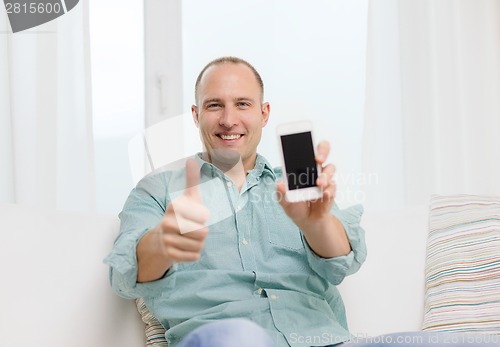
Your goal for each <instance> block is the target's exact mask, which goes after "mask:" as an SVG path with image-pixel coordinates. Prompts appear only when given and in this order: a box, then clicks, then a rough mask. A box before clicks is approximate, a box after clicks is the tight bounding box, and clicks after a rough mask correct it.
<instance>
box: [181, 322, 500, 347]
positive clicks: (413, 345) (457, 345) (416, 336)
mask: <svg viewBox="0 0 500 347" xmlns="http://www.w3.org/2000/svg"><path fill="white" fill-rule="evenodd" d="M235 346H237V347H274V346H275V345H274V343H273V341H272V340H271V338H270V337H269V335H267V333H266V331H265V330H264V329H263V328H261V327H260V326H258V325H257V324H255V323H253V322H251V321H249V320H247V319H242V318H233V319H224V320H220V321H216V322H213V323H209V324H205V325H203V326H201V327H199V328H198V329H195V330H194V331H193V332H191V333H190V334H188V335H187V336H186V337H185V338H184V339H182V341H181V343H180V344H179V345H178V347H235ZM333 346H336V347H394V346H406V347H417V346H419V347H422V346H426V347H438V346H440V347H448V346H449V347H473V346H478V347H479V346H480V347H500V335H479V334H460V333H452V334H450V333H434V332H424V331H418V332H405V333H395V334H388V335H381V336H376V337H371V338H362V339H354V340H352V341H349V342H344V343H340V344H336V345H330V346H324V347H333Z"/></svg>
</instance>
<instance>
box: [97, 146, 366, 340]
mask: <svg viewBox="0 0 500 347" xmlns="http://www.w3.org/2000/svg"><path fill="white" fill-rule="evenodd" d="M197 160H198V162H199V164H200V172H201V182H202V183H201V185H200V192H201V196H202V199H203V202H204V204H205V206H207V208H208V209H209V210H210V219H209V221H208V223H207V224H208V228H209V232H208V236H207V238H206V240H205V247H204V249H203V252H202V254H201V258H200V260H199V261H197V262H191V263H176V264H174V265H173V266H172V267H171V268H170V269H169V270H168V271H167V273H166V274H165V275H164V276H163V277H162V278H161V279H159V280H157V281H153V282H149V283H137V282H136V279H137V258H136V246H137V243H138V242H139V240H140V239H141V237H142V236H144V234H145V233H146V232H147V231H149V230H151V229H153V228H154V227H156V226H157V225H158V223H159V222H160V220H161V218H162V217H163V215H164V213H165V209H166V208H167V206H168V204H169V203H170V201H171V200H172V199H173V198H175V196H177V195H178V194H180V193H181V192H182V190H183V189H184V188H185V175H184V169H179V170H173V171H162V172H157V173H154V174H151V175H149V176H147V177H145V178H144V179H142V180H141V182H139V184H138V185H137V187H136V188H135V189H134V190H132V192H131V194H130V196H129V197H128V200H127V202H126V203H125V206H124V208H123V211H122V212H121V213H120V220H121V230H120V234H119V236H118V238H117V239H116V241H115V244H114V247H113V249H112V251H111V253H110V254H109V255H108V256H107V257H106V259H105V263H106V264H108V265H109V266H110V279H111V285H112V287H113V289H114V290H115V291H116V292H117V293H118V294H119V295H120V296H123V297H125V298H137V297H143V298H144V301H145V303H146V306H147V307H148V308H149V310H150V311H151V312H152V313H153V315H154V316H155V317H156V318H158V320H159V321H160V322H161V323H162V324H163V326H164V327H165V328H166V329H168V330H167V333H166V338H167V341H168V342H169V346H172V347H173V346H175V345H176V344H177V343H178V342H179V340H180V339H181V338H182V337H183V336H185V335H186V334H188V333H189V332H190V331H192V330H194V329H195V328H197V327H198V326H200V325H202V324H204V323H208V322H211V321H214V320H219V319H224V318H236V317H241V318H247V319H250V320H252V321H254V322H256V323H257V324H259V325H260V326H262V327H263V328H265V329H266V330H267V332H268V333H269V334H270V336H271V337H272V338H273V340H274V341H275V343H276V346H309V345H311V343H308V342H307V341H318V340H319V339H320V340H321V343H320V345H328V344H334V343H340V342H342V341H345V340H348V339H349V338H350V337H351V335H350V334H349V332H348V328H347V321H346V315H345V309H344V304H343V302H342V298H341V297H340V294H339V292H338V290H337V288H336V285H337V284H339V283H340V282H342V280H343V279H344V277H345V276H347V275H350V274H352V273H354V272H356V271H357V270H358V269H359V267H360V266H361V264H362V263H363V261H364V260H365V258H366V245H365V240H364V231H363V229H362V228H361V227H360V225H359V223H360V219H361V215H362V213H363V209H362V207H361V206H360V205H356V206H353V207H351V208H348V209H345V210H339V209H338V208H337V207H336V206H334V208H333V210H332V213H333V214H334V215H335V216H336V217H337V218H338V219H339V220H340V221H341V223H342V225H343V226H344V229H345V231H346V233H347V236H348V238H349V242H350V244H351V248H352V251H351V252H350V253H349V254H348V255H346V256H340V257H335V258H330V259H325V258H321V257H319V256H318V255H316V254H315V253H314V251H312V250H311V248H310V247H309V246H308V244H307V242H306V240H305V238H304V237H303V235H302V233H301V232H300V230H299V228H298V227H297V226H296V225H295V224H294V223H293V222H292V221H291V219H290V218H289V217H288V216H287V215H286V214H285V212H284V211H283V209H282V208H281V206H280V205H279V204H278V202H277V201H276V181H277V180H279V179H280V177H281V175H282V172H281V169H279V168H275V169H273V168H272V167H271V166H270V165H269V163H268V162H267V161H266V160H265V159H264V157H262V156H260V155H257V160H256V164H255V168H254V169H253V170H250V171H249V172H248V175H247V177H246V181H245V183H244V185H243V187H242V188H241V190H240V191H238V188H237V187H236V186H235V185H234V184H233V182H232V181H231V180H230V179H229V178H228V177H227V176H225V175H224V173H223V172H222V171H220V170H219V169H218V168H216V167H215V166H213V165H212V164H210V163H208V162H205V161H203V160H202V159H201V158H200V156H199V155H198V156H197Z"/></svg>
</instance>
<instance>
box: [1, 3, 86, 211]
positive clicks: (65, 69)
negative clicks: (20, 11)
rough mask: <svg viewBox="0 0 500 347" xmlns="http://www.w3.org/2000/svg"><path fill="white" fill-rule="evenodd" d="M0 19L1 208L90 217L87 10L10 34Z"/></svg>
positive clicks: (78, 9) (81, 8) (82, 8)
mask: <svg viewBox="0 0 500 347" xmlns="http://www.w3.org/2000/svg"><path fill="white" fill-rule="evenodd" d="M0 12H1V13H0V172H1V176H0V202H8V203H18V204H26V205H31V206H34V207H42V208H55V209H64V210H80V211H91V210H94V209H95V182H94V181H95V179H94V167H93V139H92V118H91V110H92V109H91V89H90V65H89V58H90V52H89V37H88V33H89V30H88V3H87V1H80V3H79V4H78V5H77V6H76V7H75V8H74V9H72V10H71V11H70V12H68V13H66V14H65V15H63V16H62V17H59V18H57V19H56V20H53V21H51V22H49V23H46V24H44V25H42V26H39V27H36V28H33V29H29V30H27V31H25V32H18V33H16V34H12V32H11V30H10V25H9V23H8V18H7V16H6V15H5V11H0Z"/></svg>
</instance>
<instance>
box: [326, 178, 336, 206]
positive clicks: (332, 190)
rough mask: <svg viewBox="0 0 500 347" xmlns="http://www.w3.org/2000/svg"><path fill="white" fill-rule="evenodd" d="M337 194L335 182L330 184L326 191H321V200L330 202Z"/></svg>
mask: <svg viewBox="0 0 500 347" xmlns="http://www.w3.org/2000/svg"><path fill="white" fill-rule="evenodd" d="M336 192H337V185H336V184H335V182H333V183H332V184H330V185H329V186H328V188H327V189H325V190H324V191H323V200H325V201H329V202H330V201H332V200H334V199H335V194H336Z"/></svg>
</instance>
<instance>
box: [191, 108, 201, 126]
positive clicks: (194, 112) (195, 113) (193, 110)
mask: <svg viewBox="0 0 500 347" xmlns="http://www.w3.org/2000/svg"><path fill="white" fill-rule="evenodd" d="M191 114H192V115H193V121H194V125H196V127H197V128H199V127H200V121H199V119H198V107H196V105H192V106H191Z"/></svg>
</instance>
